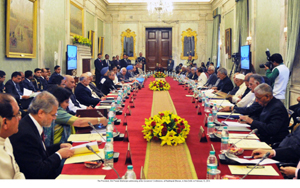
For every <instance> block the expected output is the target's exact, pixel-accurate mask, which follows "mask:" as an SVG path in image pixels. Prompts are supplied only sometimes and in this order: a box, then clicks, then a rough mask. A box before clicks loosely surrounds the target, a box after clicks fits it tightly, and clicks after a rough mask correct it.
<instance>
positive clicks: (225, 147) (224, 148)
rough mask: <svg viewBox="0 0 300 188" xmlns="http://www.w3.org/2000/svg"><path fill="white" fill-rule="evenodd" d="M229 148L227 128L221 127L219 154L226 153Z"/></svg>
mask: <svg viewBox="0 0 300 188" xmlns="http://www.w3.org/2000/svg"><path fill="white" fill-rule="evenodd" d="M228 148H229V132H228V130H227V126H225V127H223V130H222V133H221V153H224V152H226V151H228Z"/></svg>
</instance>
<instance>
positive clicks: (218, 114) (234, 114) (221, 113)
mask: <svg viewBox="0 0 300 188" xmlns="http://www.w3.org/2000/svg"><path fill="white" fill-rule="evenodd" d="M230 114H231V112H218V113H217V116H218V117H219V116H223V117H227V116H229V115H230ZM241 115H242V114H239V113H232V114H231V115H230V117H233V118H239V117H240V116H241Z"/></svg>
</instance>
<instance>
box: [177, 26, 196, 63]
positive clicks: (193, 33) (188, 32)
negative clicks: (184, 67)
mask: <svg viewBox="0 0 300 188" xmlns="http://www.w3.org/2000/svg"><path fill="white" fill-rule="evenodd" d="M197 36H198V34H197V32H196V31H193V30H192V29H191V28H188V29H187V30H186V31H182V34H181V44H182V52H181V56H180V59H182V60H187V59H188V58H189V56H188V55H185V54H184V39H185V38H190V37H193V38H194V46H195V48H194V56H192V58H193V59H198V54H197Z"/></svg>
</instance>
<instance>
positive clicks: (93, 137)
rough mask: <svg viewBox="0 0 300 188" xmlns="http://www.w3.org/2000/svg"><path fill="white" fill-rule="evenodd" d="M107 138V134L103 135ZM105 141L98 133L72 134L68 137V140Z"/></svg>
mask: <svg viewBox="0 0 300 188" xmlns="http://www.w3.org/2000/svg"><path fill="white" fill-rule="evenodd" d="M103 137H104V138H105V136H103ZM94 140H97V141H105V140H103V139H102V138H101V136H100V135H99V134H97V133H95V134H71V135H70V136H69V138H68V142H90V141H94Z"/></svg>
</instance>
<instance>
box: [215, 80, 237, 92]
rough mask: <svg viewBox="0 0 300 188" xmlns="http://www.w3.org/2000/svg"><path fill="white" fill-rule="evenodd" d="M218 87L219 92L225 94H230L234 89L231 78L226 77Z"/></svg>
mask: <svg viewBox="0 0 300 188" xmlns="http://www.w3.org/2000/svg"><path fill="white" fill-rule="evenodd" d="M217 87H218V90H221V91H222V92H224V93H228V92H229V91H231V90H232V89H233V84H232V81H231V80H230V78H229V77H228V76H226V77H225V78H224V79H223V80H221V79H220V82H219V84H218V86H217Z"/></svg>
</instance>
